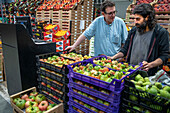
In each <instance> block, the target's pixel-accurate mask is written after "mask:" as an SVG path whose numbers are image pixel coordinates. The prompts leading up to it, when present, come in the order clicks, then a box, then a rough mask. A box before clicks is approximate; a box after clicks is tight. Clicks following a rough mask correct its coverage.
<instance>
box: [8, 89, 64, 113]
mask: <svg viewBox="0 0 170 113" xmlns="http://www.w3.org/2000/svg"><path fill="white" fill-rule="evenodd" d="M30 92H36V87H32V88H30V89H27V90H24V91H21V92H19V93H16V94H14V95H11V96H10V101H11V106H12V107H13V112H14V113H25V110H21V109H20V108H19V107H17V106H16V105H15V104H14V102H13V101H14V99H15V98H19V97H20V96H21V95H23V94H27V93H30ZM48 100H49V99H48ZM49 101H51V100H49ZM63 111H64V109H63V103H60V104H58V105H56V106H54V107H53V108H51V109H49V110H47V111H45V112H44V113H64V112H63Z"/></svg>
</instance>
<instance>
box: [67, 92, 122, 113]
mask: <svg viewBox="0 0 170 113" xmlns="http://www.w3.org/2000/svg"><path fill="white" fill-rule="evenodd" d="M68 96H69V97H72V98H75V99H77V100H80V101H82V102H84V103H86V104H89V105H90V106H93V107H95V108H97V109H99V110H102V111H105V112H107V113H113V111H114V113H115V111H117V112H118V110H119V103H110V105H109V106H106V105H104V104H101V103H99V102H97V101H95V100H93V99H90V98H88V97H86V96H83V95H81V94H78V93H76V92H74V91H71V90H70V92H69V93H68Z"/></svg>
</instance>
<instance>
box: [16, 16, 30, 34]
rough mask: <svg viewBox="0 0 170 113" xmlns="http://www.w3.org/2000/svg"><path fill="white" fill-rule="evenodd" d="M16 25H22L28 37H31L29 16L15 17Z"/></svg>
mask: <svg viewBox="0 0 170 113" xmlns="http://www.w3.org/2000/svg"><path fill="white" fill-rule="evenodd" d="M16 23H17V24H22V25H23V26H24V27H25V29H27V31H28V33H29V34H30V36H31V37H33V33H32V27H31V20H30V17H29V16H17V17H16Z"/></svg>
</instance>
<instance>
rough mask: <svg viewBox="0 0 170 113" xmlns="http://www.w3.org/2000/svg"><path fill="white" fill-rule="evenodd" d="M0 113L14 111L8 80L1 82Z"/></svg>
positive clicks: (11, 112)
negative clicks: (7, 85) (7, 84)
mask: <svg viewBox="0 0 170 113" xmlns="http://www.w3.org/2000/svg"><path fill="white" fill-rule="evenodd" d="M0 113H13V109H12V107H11V104H10V97H9V94H8V90H7V87H6V82H1V83H0Z"/></svg>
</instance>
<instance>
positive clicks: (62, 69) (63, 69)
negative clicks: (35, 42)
mask: <svg viewBox="0 0 170 113" xmlns="http://www.w3.org/2000/svg"><path fill="white" fill-rule="evenodd" d="M53 55H56V56H60V54H59V53H48V54H41V55H37V56H36V58H37V64H36V65H37V66H38V67H39V68H40V67H44V68H46V69H48V70H51V71H54V72H57V73H63V74H68V73H69V70H68V68H67V65H63V66H62V67H59V66H55V65H53V64H50V63H46V62H43V61H41V60H40V59H47V58H48V57H52V56H53ZM65 59H67V58H65ZM69 60H70V59H69Z"/></svg>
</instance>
